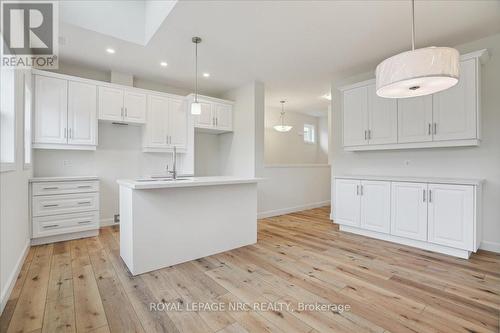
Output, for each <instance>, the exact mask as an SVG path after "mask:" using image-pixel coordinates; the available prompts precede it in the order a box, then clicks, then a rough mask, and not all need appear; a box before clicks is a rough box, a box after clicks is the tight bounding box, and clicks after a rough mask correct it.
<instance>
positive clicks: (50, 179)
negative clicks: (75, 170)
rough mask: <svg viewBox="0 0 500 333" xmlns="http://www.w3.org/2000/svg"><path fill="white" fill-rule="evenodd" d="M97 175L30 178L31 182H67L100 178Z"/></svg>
mask: <svg viewBox="0 0 500 333" xmlns="http://www.w3.org/2000/svg"><path fill="white" fill-rule="evenodd" d="M98 179H99V178H98V177H97V176H67V177H33V178H30V180H29V181H30V183H40V182H65V181H79V180H80V181H81V180H83V181H84V180H98Z"/></svg>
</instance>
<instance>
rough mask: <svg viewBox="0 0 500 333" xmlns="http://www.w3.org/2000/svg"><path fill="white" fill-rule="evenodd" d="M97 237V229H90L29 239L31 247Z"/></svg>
mask: <svg viewBox="0 0 500 333" xmlns="http://www.w3.org/2000/svg"><path fill="white" fill-rule="evenodd" d="M97 235H99V229H91V230H85V231H78V232H70V233H68V234H60V235H53V236H47V237H40V238H33V239H31V245H42V244H50V243H57V242H64V241H68V240H72V239H80V238H87V237H95V236H97Z"/></svg>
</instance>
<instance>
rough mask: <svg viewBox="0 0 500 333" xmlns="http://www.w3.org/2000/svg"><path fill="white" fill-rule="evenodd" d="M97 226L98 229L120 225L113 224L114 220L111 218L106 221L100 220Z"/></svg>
mask: <svg viewBox="0 0 500 333" xmlns="http://www.w3.org/2000/svg"><path fill="white" fill-rule="evenodd" d="M99 225H100V227H101V228H102V227H109V226H110V225H120V223H119V222H118V223H115V220H114V218H112V217H109V218H106V219H101V220H100V222H99Z"/></svg>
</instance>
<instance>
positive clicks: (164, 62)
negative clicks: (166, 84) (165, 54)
mask: <svg viewBox="0 0 500 333" xmlns="http://www.w3.org/2000/svg"><path fill="white" fill-rule="evenodd" d="M167 65H168V64H167V62H166V61H162V62H160V66H163V67H167Z"/></svg>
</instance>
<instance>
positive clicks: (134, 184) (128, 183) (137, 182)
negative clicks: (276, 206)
mask: <svg viewBox="0 0 500 333" xmlns="http://www.w3.org/2000/svg"><path fill="white" fill-rule="evenodd" d="M259 180H260V179H259V178H253V177H248V178H245V177H230V176H215V177H179V179H178V180H158V179H118V180H117V183H118V184H119V185H120V186H125V187H129V188H132V189H135V190H148V189H156V188H174V187H194V186H210V185H230V184H251V183H257V182H258V181H259Z"/></svg>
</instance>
